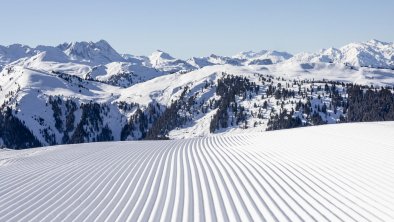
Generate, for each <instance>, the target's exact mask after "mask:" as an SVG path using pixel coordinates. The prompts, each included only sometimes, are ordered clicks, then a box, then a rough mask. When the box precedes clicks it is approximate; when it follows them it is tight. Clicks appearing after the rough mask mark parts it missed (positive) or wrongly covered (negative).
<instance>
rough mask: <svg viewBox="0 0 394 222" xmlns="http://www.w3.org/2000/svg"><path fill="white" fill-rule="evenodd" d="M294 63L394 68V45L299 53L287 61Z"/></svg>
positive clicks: (373, 44)
mask: <svg viewBox="0 0 394 222" xmlns="http://www.w3.org/2000/svg"><path fill="white" fill-rule="evenodd" d="M289 62H295V63H317V62H323V63H337V64H346V65H350V66H354V67H372V68H385V69H393V68H394V44H393V43H387V42H382V41H378V40H370V41H367V42H361V43H350V44H348V45H345V46H343V47H341V48H339V49H336V48H328V49H322V50H320V51H319V52H318V53H300V54H297V55H295V56H294V57H293V58H291V59H290V60H289Z"/></svg>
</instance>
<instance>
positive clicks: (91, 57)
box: [57, 40, 126, 64]
mask: <svg viewBox="0 0 394 222" xmlns="http://www.w3.org/2000/svg"><path fill="white" fill-rule="evenodd" d="M57 48H59V49H61V50H62V51H63V52H64V53H65V54H66V55H67V56H68V57H69V58H70V60H72V61H79V62H88V63H92V64H107V63H111V62H125V61H126V60H125V59H124V58H123V57H122V56H121V55H120V54H119V53H118V52H116V51H115V49H113V48H112V47H111V45H110V44H109V43H108V42H106V41H105V40H100V41H98V42H71V43H64V44H61V45H59V46H57Z"/></svg>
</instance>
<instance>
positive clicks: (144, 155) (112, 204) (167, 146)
mask: <svg viewBox="0 0 394 222" xmlns="http://www.w3.org/2000/svg"><path fill="white" fill-rule="evenodd" d="M371 132H373V133H371ZM393 134H394V122H386V123H357V124H339V125H328V126H319V127H309V128H301V129H292V130H282V131H275V132H269V133H254V134H250V133H249V134H238V135H232V136H229V135H226V136H212V137H205V138H196V139H186V140H174V141H143V142H141V141H139V142H111V143H95V144H79V145H65V146H56V147H46V148H35V149H28V150H21V151H15V150H1V149H0V220H1V221H59V220H66V221H67V220H68V221H70V220H74V221H82V220H86V221H93V220H95V221H148V220H149V221H158V220H162V221H170V220H171V221H229V220H233V221H393V220H394V209H393V207H392V206H393V205H394V180H393V177H392V175H393V174H394V164H393V161H392V160H393V159H394V145H393V139H392V135H393Z"/></svg>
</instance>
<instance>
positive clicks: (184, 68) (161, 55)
mask: <svg viewBox="0 0 394 222" xmlns="http://www.w3.org/2000/svg"><path fill="white" fill-rule="evenodd" d="M149 62H150V65H151V66H152V67H153V68H156V69H158V70H160V71H163V72H166V73H176V72H189V71H191V70H193V69H195V67H194V66H192V65H191V64H189V63H187V62H186V61H183V60H181V59H175V58H174V57H172V56H171V55H170V54H168V53H166V52H163V51H161V50H157V51H155V52H153V53H152V54H151V55H150V56H149Z"/></svg>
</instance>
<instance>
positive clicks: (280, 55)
mask: <svg viewBox="0 0 394 222" xmlns="http://www.w3.org/2000/svg"><path fill="white" fill-rule="evenodd" d="M291 57H293V55H292V54H290V53H287V52H278V51H271V50H261V51H259V52H253V51H247V52H241V53H239V54H237V55H235V56H233V58H237V59H241V60H246V61H247V62H246V64H249V65H270V64H275V63H279V62H283V61H285V60H287V59H290V58H291Z"/></svg>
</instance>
